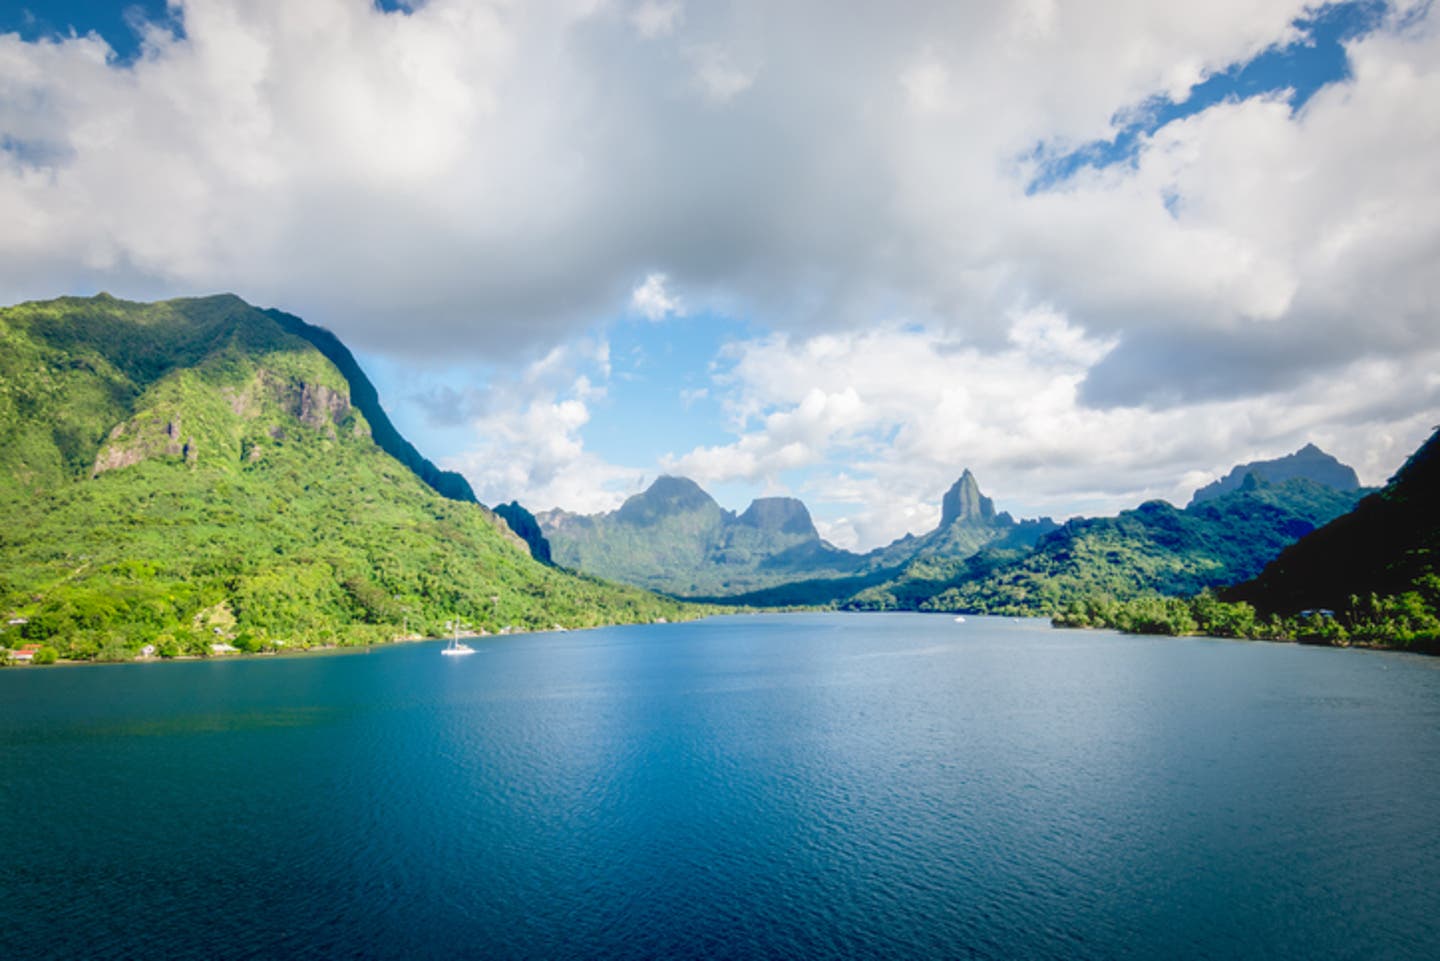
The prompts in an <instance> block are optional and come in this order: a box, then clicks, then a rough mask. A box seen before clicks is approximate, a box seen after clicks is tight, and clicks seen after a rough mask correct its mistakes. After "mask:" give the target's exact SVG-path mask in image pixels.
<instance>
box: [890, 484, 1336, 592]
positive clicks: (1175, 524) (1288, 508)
mask: <svg viewBox="0 0 1440 961" xmlns="http://www.w3.org/2000/svg"><path fill="white" fill-rule="evenodd" d="M1360 493H1361V492H1358V491H1345V490H1336V489H1334V488H1332V487H1329V486H1327V485H1324V484H1320V483H1316V482H1315V481H1312V480H1306V479H1303V478H1296V479H1292V480H1286V481H1282V482H1279V483H1268V482H1266V481H1263V480H1261V479H1260V478H1259V477H1257V476H1256V475H1255V474H1254V473H1248V474H1247V475H1246V477H1245V480H1244V481H1243V482H1242V484H1241V486H1240V488H1239V489H1238V490H1236V491H1234V492H1232V493H1229V494H1225V495H1222V496H1220V497H1216V498H1212V499H1207V500H1204V501H1202V502H1201V503H1199V504H1196V505H1194V506H1191V507H1187V508H1186V509H1184V510H1180V509H1178V508H1176V507H1174V506H1173V505H1171V504H1169V503H1167V502H1165V501H1149V502H1147V503H1145V504H1141V505H1140V506H1139V507H1137V508H1135V509H1134V510H1128V511H1123V512H1121V513H1120V515H1119V516H1117V517H1099V518H1080V519H1075V520H1072V521H1069V522H1068V523H1066V524H1065V525H1064V526H1063V527H1061V528H1060V529H1059V530H1056V531H1054V532H1053V533H1050V534H1047V535H1045V536H1043V537H1041V538H1040V539H1039V541H1038V542H1037V543H1036V544H1035V547H1034V549H1033V550H1032V551H1029V552H1017V551H1015V550H1013V549H1009V548H1007V547H1006V546H1005V545H1000V544H997V545H996V546H995V548H994V549H993V550H985V551H981V552H980V553H978V554H976V555H974V556H973V557H971V558H970V559H969V560H968V561H966V562H965V564H964V565H963V566H962V567H961V568H960V569H959V570H958V571H956V572H955V573H954V574H953V575H952V576H951V578H950V580H949V582H948V583H945V584H932V585H930V586H932V587H935V588H937V589H936V590H934V592H933V593H932V594H931V595H930V596H929V597H925V598H923V599H920V600H919V601H918V603H915V605H914V606H917V607H918V608H919V609H921V610H941V611H963V612H984V613H996V614H1029V615H1047V614H1054V613H1057V612H1058V611H1060V610H1062V609H1064V608H1065V607H1066V606H1067V605H1069V604H1071V603H1072V602H1078V601H1081V600H1083V599H1085V598H1093V597H1109V598H1112V599H1117V600H1124V599H1128V598H1133V597H1144V596H1153V595H1165V596H1186V595H1190V594H1195V593H1197V592H1198V591H1200V590H1202V589H1204V588H1207V587H1215V586H1219V585H1226V584H1233V583H1236V582H1237V581H1241V580H1244V579H1246V578H1249V577H1253V576H1254V575H1255V574H1256V573H1258V572H1259V571H1260V569H1261V568H1263V567H1264V565H1265V564H1266V563H1268V562H1269V561H1270V560H1272V559H1273V558H1274V557H1275V556H1276V555H1278V554H1279V553H1280V551H1281V550H1282V549H1284V548H1285V547H1286V546H1288V545H1290V544H1292V543H1294V542H1295V541H1296V540H1298V539H1299V538H1301V537H1302V536H1304V535H1305V534H1307V533H1309V532H1310V531H1312V530H1314V529H1315V528H1316V527H1318V526H1320V525H1321V524H1324V523H1326V522H1328V521H1330V520H1332V519H1334V518H1335V517H1338V516H1340V515H1341V514H1343V513H1345V512H1346V511H1348V510H1349V509H1350V508H1351V507H1353V506H1354V504H1355V502H1356V501H1357V500H1358V499H1359V497H1360ZM906 600H907V601H910V602H914V601H915V598H914V597H913V596H912V597H908V598H906Z"/></svg>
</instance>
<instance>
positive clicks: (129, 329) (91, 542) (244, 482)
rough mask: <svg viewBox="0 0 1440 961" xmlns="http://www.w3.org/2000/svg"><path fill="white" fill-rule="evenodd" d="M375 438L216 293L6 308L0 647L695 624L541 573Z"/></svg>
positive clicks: (285, 341) (359, 416)
mask: <svg viewBox="0 0 1440 961" xmlns="http://www.w3.org/2000/svg"><path fill="white" fill-rule="evenodd" d="M370 432H371V428H370V424H369V423H368V421H367V419H366V418H365V416H364V414H363V413H362V412H361V411H360V410H359V409H358V408H357V407H355V406H352V404H351V403H350V395H349V384H348V382H347V380H346V378H345V377H344V376H343V375H342V373H341V372H340V371H339V370H337V369H336V368H335V366H334V365H333V364H331V363H330V361H328V360H327V359H326V358H325V357H324V356H322V355H321V354H320V353H319V352H318V351H317V350H315V349H314V348H313V346H311V345H310V344H309V343H308V342H306V341H305V340H302V339H300V338H298V337H296V336H294V335H293V334H291V333H289V332H287V331H286V330H285V329H284V328H283V327H282V326H281V325H279V324H277V323H276V322H275V320H274V319H273V318H272V317H269V316H267V315H266V314H264V313H262V312H259V311H256V310H254V309H252V308H250V307H248V306H247V305H245V304H244V303H243V302H241V301H240V300H238V299H237V298H234V297H228V296H227V297H215V298H206V299H203V300H184V301H171V302H167V303H162V304H153V305H141V304H128V303H124V302H121V301H116V300H114V299H112V298H107V297H100V298H95V299H91V300H78V299H66V300H61V301H54V302H49V303H44V304H26V305H21V306H19V307H13V308H7V309H5V310H0V516H3V518H4V521H3V524H0V612H7V613H6V615H5V619H6V620H10V619H24V620H25V621H26V623H24V624H17V625H12V626H9V627H7V628H6V631H5V633H4V634H0V645H3V646H8V647H15V646H18V643H20V642H26V641H29V642H35V641H39V642H44V644H45V645H46V647H47V648H51V649H53V650H54V651H55V652H56V653H57V654H58V655H59V656H62V657H67V658H97V659H124V658H129V657H133V656H134V655H135V653H137V652H138V650H139V649H140V648H141V647H142V646H143V645H145V644H153V645H154V646H155V647H156V648H157V652H158V653H159V654H162V655H176V654H184V653H202V654H203V653H207V652H209V651H210V645H211V644H213V643H218V642H226V643H229V644H231V645H233V646H234V647H237V648H239V649H241V650H252V651H253V650H264V649H274V648H278V647H284V648H286V649H293V648H297V647H299V648H303V647H308V646H314V645H321V644H356V643H372V642H377V641H383V640H389V639H392V638H394V637H396V636H398V635H400V634H402V633H403V632H408V633H410V634H435V633H439V632H440V631H442V630H443V628H444V625H445V623H446V622H447V621H450V620H454V619H459V620H462V621H464V622H466V623H468V624H470V625H473V626H474V628H475V629H477V630H488V631H498V630H502V629H504V628H507V627H509V628H513V629H549V628H552V627H554V626H563V627H566V628H574V627H589V626H594V625H598V624H604V623H614V622H623V621H649V620H654V619H656V618H659V617H665V618H669V619H675V618H679V617H686V616H693V614H694V613H696V610H695V609H694V608H687V607H684V606H682V605H679V604H677V603H675V602H673V601H669V600H665V599H662V598H657V597H655V596H653V595H650V594H647V593H645V592H643V591H640V590H636V589H634V588H626V587H617V586H615V585H611V584H606V583H604V582H602V581H599V580H597V579H595V578H591V577H585V576H575V575H573V574H571V573H569V572H565V571H561V570H556V569H554V568H550V567H547V566H545V565H542V564H539V563H537V562H535V561H534V560H533V559H532V558H531V557H530V556H529V553H528V550H527V549H526V547H525V545H524V543H523V542H522V541H520V539H519V538H517V537H515V535H514V534H513V533H512V532H511V531H510V529H509V528H508V527H507V526H506V525H505V524H504V522H503V521H502V520H500V519H499V518H498V517H496V516H495V515H494V514H493V513H491V512H490V511H488V510H486V509H485V508H483V507H481V506H479V505H478V504H474V503H467V502H462V501H455V500H449V499H447V498H445V497H442V496H440V495H439V494H438V493H436V492H435V491H434V490H433V489H431V487H429V486H427V485H426V484H425V483H422V482H421V480H420V479H419V478H418V477H417V476H416V474H415V473H414V472H413V471H412V470H410V469H408V468H407V467H406V466H404V465H402V464H401V463H400V462H398V461H396V460H395V459H394V458H393V457H391V456H390V455H388V454H387V453H385V452H384V451H383V450H381V449H380V448H379V447H378V446H377V445H376V444H375V443H374V441H373V440H372V438H371V433H370ZM16 635H18V637H17V636H16ZM37 659H38V658H37Z"/></svg>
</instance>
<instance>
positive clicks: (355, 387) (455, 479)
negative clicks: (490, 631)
mask: <svg viewBox="0 0 1440 961" xmlns="http://www.w3.org/2000/svg"><path fill="white" fill-rule="evenodd" d="M265 313H266V314H267V315H269V316H270V318H271V319H272V320H274V321H275V322H276V323H277V324H279V325H280V327H281V328H282V329H284V330H285V331H286V332H288V333H291V334H294V335H295V336H297V337H302V338H304V339H305V340H307V341H309V342H310V343H311V345H312V346H314V348H315V349H316V350H318V351H320V353H322V354H324V355H325V359H326V360H328V361H330V363H332V364H334V365H335V367H336V369H338V370H339V371H340V374H341V375H342V376H343V377H344V378H345V381H346V383H348V384H349V385H350V402H351V403H352V404H354V405H355V406H356V407H358V408H359V409H360V413H362V414H363V415H365V419H366V421H367V422H369V424H370V436H371V438H372V439H373V440H374V441H375V443H376V444H378V445H379V446H380V449H381V450H383V451H385V453H387V454H389V455H390V456H391V457H393V458H395V459H396V460H398V461H399V462H400V463H402V464H404V465H405V466H406V467H408V468H410V470H411V471H413V472H414V473H415V476H417V477H419V478H420V479H421V480H422V481H424V482H425V483H426V484H428V485H430V487H431V489H432V490H434V491H435V492H436V493H437V494H440V495H441V496H443V497H448V498H450V499H451V500H455V501H464V502H465V503H468V504H478V503H479V500H478V499H477V498H476V497H475V491H474V490H472V489H471V487H470V482H469V481H467V480H466V479H465V478H464V477H463V476H462V475H460V474H457V473H455V472H454V471H448V470H441V469H440V468H438V467H436V466H435V465H434V464H433V463H431V462H430V460H429V459H427V458H426V457H424V456H422V455H421V453H420V452H419V451H418V450H416V449H415V445H413V444H411V443H410V442H409V441H408V440H406V439H405V438H404V437H403V436H401V434H400V432H399V431H398V430H396V429H395V426H394V425H393V424H391V423H390V418H389V416H387V415H386V413H385V409H384V408H383V407H381V406H380V394H379V393H378V392H377V391H376V390H375V385H374V384H372V383H370V378H369V377H367V376H365V371H363V370H361V369H360V363H359V361H357V360H356V359H355V355H354V354H352V353H350V348H348V347H346V346H345V345H344V344H343V343H341V341H340V338H339V337H336V336H335V335H334V334H332V333H331V332H330V331H328V330H326V329H325V328H324V327H317V326H315V325H314V324H307V323H306V322H305V321H303V320H301V319H300V318H299V317H296V316H294V315H292V314H287V313H285V312H284V311H280V310H266V311H265ZM495 513H496V514H498V515H500V516H501V517H503V518H505V522H506V523H507V524H509V525H510V529H511V530H513V531H514V532H515V533H516V534H519V535H520V539H521V540H523V541H524V542H525V543H526V544H527V545H529V548H530V556H531V557H533V558H535V559H536V560H537V561H541V562H542V563H545V564H548V563H550V545H549V544H547V543H546V542H545V537H544V535H543V534H541V533H540V525H539V524H537V523H536V522H535V518H534V516H533V515H532V514H531V513H530V512H529V511H527V510H526V509H525V508H523V507H521V506H520V504H519V503H518V502H516V501H511V502H510V503H509V504H504V505H501V506H499V507H496V508H495Z"/></svg>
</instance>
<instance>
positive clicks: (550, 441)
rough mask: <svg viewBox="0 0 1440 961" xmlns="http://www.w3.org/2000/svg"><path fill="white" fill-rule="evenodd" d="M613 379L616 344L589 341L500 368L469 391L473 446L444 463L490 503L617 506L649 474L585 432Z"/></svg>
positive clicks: (572, 507)
mask: <svg viewBox="0 0 1440 961" xmlns="http://www.w3.org/2000/svg"><path fill="white" fill-rule="evenodd" d="M587 371H588V372H587ZM591 374H594V375H595V376H596V377H598V378H600V382H599V383H598V384H597V383H596V382H595V381H593V380H592V378H591ZM608 378H609V345H608V344H606V343H604V342H599V343H596V342H590V341H583V340H582V341H578V342H575V343H572V344H569V345H566V346H564V347H558V348H555V349H554V350H551V351H549V352H548V353H546V354H545V355H544V356H543V357H540V358H539V359H537V360H535V361H533V362H531V363H530V364H528V365H526V366H525V367H523V368H522V369H520V370H519V371H517V372H515V373H513V374H509V375H506V374H503V373H501V374H497V376H495V377H492V378H491V380H490V382H489V383H488V384H486V385H485V387H484V389H483V390H478V391H475V392H474V393H473V395H472V396H471V397H470V401H471V404H470V407H471V409H470V410H469V411H468V423H469V426H470V429H471V432H472V433H471V437H472V440H471V443H470V445H469V448H468V449H467V450H466V451H464V452H463V453H460V454H457V455H453V456H451V457H447V458H443V466H444V467H446V468H447V469H450V470H458V471H460V472H461V473H463V474H464V475H465V477H466V479H468V480H469V481H470V484H471V486H472V487H473V488H474V489H475V495H476V496H477V497H478V498H479V499H480V501H481V502H482V503H486V504H497V503H502V502H505V501H509V500H515V499H518V500H520V501H521V503H523V504H525V505H526V506H527V507H529V508H531V509H533V510H544V509H548V508H551V507H560V506H563V507H565V508H567V509H570V510H578V511H581V512H584V513H593V512H596V511H602V510H609V509H611V508H613V507H615V506H617V505H618V504H619V503H620V501H621V500H623V499H624V497H625V496H626V495H627V494H630V493H633V492H634V490H635V489H636V488H637V487H638V485H639V484H640V482H641V480H642V479H643V473H642V472H641V471H639V470H634V469H630V468H626V467H622V466H619V465H615V464H611V463H608V462H607V461H605V460H604V459H603V458H601V457H598V456H596V455H595V454H594V453H593V452H591V451H589V450H586V448H585V442H584V438H583V437H582V432H583V429H584V427H585V425H586V424H587V423H589V421H590V417H591V405H592V404H594V403H596V402H600V401H603V400H604V398H605V396H606V387H605V381H606V380H608Z"/></svg>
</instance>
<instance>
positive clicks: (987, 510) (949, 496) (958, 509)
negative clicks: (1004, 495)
mask: <svg viewBox="0 0 1440 961" xmlns="http://www.w3.org/2000/svg"><path fill="white" fill-rule="evenodd" d="M994 519H995V502H994V501H993V500H991V499H990V498H988V497H986V496H985V495H984V494H982V493H980V482H979V481H977V480H976V479H975V475H974V474H972V473H970V469H969V468H968V467H967V468H966V469H965V471H964V473H962V474H961V475H960V479H959V480H957V481H956V482H955V483H954V484H953V485H951V487H950V489H949V490H948V491H946V492H945V497H944V499H943V500H942V501H941V502H940V526H941V527H942V528H944V527H949V526H950V525H951V524H954V523H956V522H957V521H970V520H979V521H992V520H994Z"/></svg>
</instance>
